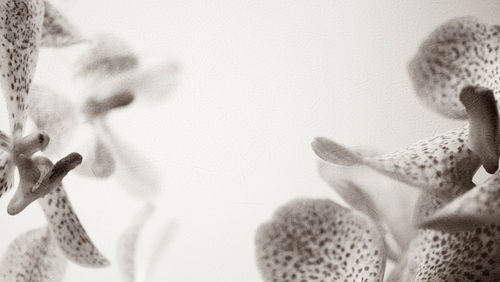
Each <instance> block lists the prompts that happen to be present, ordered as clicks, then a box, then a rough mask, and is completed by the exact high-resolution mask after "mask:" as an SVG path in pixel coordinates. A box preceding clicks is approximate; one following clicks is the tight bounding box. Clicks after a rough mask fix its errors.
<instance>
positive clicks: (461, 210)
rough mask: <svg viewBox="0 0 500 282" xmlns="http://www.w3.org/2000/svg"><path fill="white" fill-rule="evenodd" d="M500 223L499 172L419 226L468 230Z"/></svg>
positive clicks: (448, 229)
mask: <svg viewBox="0 0 500 282" xmlns="http://www.w3.org/2000/svg"><path fill="white" fill-rule="evenodd" d="M498 222H500V172H497V173H495V174H494V175H493V176H491V177H490V178H488V180H486V181H485V182H484V183H482V184H480V185H478V186H476V187H474V188H473V189H472V190H470V191H468V192H466V193H465V194H463V195H461V196H459V197H458V198H456V199H454V200H453V201H451V202H450V203H448V204H447V205H446V206H444V207H443V208H442V209H440V210H439V211H437V212H436V213H434V214H432V215H431V216H430V217H428V218H426V219H425V220H424V221H423V222H421V223H420V225H421V226H422V227H423V228H432V229H436V230H443V231H444V230H447V231H456V230H470V229H471V228H474V227H477V226H478V225H484V224H491V223H498Z"/></svg>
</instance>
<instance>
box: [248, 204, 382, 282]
mask: <svg viewBox="0 0 500 282" xmlns="http://www.w3.org/2000/svg"><path fill="white" fill-rule="evenodd" d="M256 245H257V261H258V266H259V270H260V272H261V274H262V277H263V278H264V280H265V281H289V280H290V281H294V280H296V281H311V280H324V281H327V280H328V281H330V280H332V281H382V279H383V275H384V269H385V250H384V242H383V238H382V236H381V235H380V234H379V232H378V229H377V227H376V225H375V224H374V223H373V222H372V221H371V220H370V219H369V218H368V217H367V216H365V215H363V214H361V213H359V212H357V211H351V210H349V209H346V208H344V207H342V206H340V205H338V204H336V203H334V202H332V201H330V200H312V199H300V200H295V201H292V202H290V203H288V204H286V205H285V206H283V207H281V208H280V209H279V210H278V211H276V213H275V214H274V216H273V218H272V219H271V220H270V221H269V222H267V223H264V224H263V225H262V226H260V227H259V229H258V231H257V236H256Z"/></svg>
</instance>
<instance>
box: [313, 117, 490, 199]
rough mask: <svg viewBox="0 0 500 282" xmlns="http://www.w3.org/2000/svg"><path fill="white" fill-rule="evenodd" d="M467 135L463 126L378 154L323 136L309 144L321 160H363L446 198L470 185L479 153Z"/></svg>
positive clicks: (382, 170)
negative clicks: (370, 153)
mask: <svg viewBox="0 0 500 282" xmlns="http://www.w3.org/2000/svg"><path fill="white" fill-rule="evenodd" d="M467 138H468V127H467V126H466V127H463V128H458V129H454V130H450V131H448V132H445V133H444V134H441V135H437V136H434V137H432V138H429V139H424V140H421V141H418V142H416V143H414V144H412V145H410V146H409V147H407V148H406V149H403V150H398V151H396V152H393V153H390V154H385V155H382V156H378V157H369V156H363V155H359V154H358V153H357V152H354V151H353V150H350V149H348V148H345V147H343V146H342V145H339V144H337V143H335V142H334V141H330V140H328V139H326V138H317V139H316V140H315V141H314V142H313V145H312V146H313V150H314V151H315V153H316V154H317V155H318V156H319V157H320V158H322V159H323V160H325V161H328V162H331V163H333V164H339V165H354V164H363V165H366V166H368V167H371V168H373V169H375V170H376V171H378V172H380V173H383V174H385V175H387V176H389V177H392V178H394V179H396V180H398V181H401V182H404V183H406V184H409V185H411V186H415V187H417V188H421V189H422V190H424V191H425V192H429V193H433V194H436V195H438V196H439V197H443V198H447V199H449V198H454V197H456V196H457V195H459V194H462V193H463V192H464V191H466V190H468V189H470V188H472V187H473V186H474V184H473V182H472V177H473V176H474V174H475V172H476V171H477V169H478V168H479V166H480V160H479V157H477V156H476V155H475V154H474V153H473V152H472V151H471V150H470V149H469V148H468V146H467V144H466V140H467Z"/></svg>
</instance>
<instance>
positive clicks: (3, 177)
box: [0, 152, 14, 198]
mask: <svg viewBox="0 0 500 282" xmlns="http://www.w3.org/2000/svg"><path fill="white" fill-rule="evenodd" d="M13 182H14V161H13V160H12V158H11V154H10V153H9V152H0V198H1V197H2V196H3V195H4V194H5V193H6V192H7V191H9V190H10V189H11V188H12V185H13Z"/></svg>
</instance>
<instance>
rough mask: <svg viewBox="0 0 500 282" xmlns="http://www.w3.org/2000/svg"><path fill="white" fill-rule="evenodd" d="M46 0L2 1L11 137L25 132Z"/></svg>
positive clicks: (0, 39)
mask: <svg viewBox="0 0 500 282" xmlns="http://www.w3.org/2000/svg"><path fill="white" fill-rule="evenodd" d="M44 9H45V8H44V2H43V0H7V1H2V2H1V3H0V25H1V26H2V27H3V28H2V29H0V43H1V46H2V48H0V58H1V61H2V64H1V66H0V74H1V75H0V87H1V88H2V91H3V93H4V97H5V101H6V104H7V110H8V115H9V120H10V127H11V130H12V136H13V137H14V139H15V138H17V137H20V136H21V135H22V131H23V127H24V123H25V121H26V110H27V108H28V104H27V102H28V100H27V97H28V94H29V90H30V85H31V80H32V78H33V74H34V72H35V68H36V64H37V61H38V47H39V46H40V43H41V34H42V32H41V30H42V24H43V14H44Z"/></svg>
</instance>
